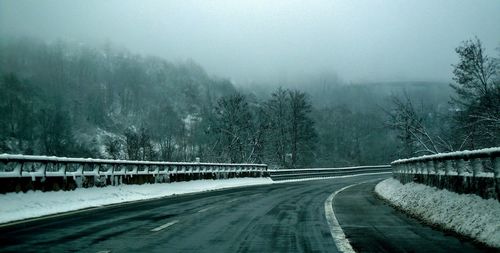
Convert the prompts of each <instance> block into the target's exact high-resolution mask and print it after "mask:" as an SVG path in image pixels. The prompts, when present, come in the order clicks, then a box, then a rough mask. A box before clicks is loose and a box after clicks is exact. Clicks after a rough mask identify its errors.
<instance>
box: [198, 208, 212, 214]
mask: <svg viewBox="0 0 500 253" xmlns="http://www.w3.org/2000/svg"><path fill="white" fill-rule="evenodd" d="M212 208H213V207H207V208H203V209H201V210H200V211H198V213H203V212H206V211H208V210H210V209H212Z"/></svg>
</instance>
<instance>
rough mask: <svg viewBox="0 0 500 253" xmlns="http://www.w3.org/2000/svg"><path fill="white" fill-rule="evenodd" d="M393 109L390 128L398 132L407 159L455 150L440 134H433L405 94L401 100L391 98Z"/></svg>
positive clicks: (390, 112)
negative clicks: (418, 155)
mask: <svg viewBox="0 0 500 253" xmlns="http://www.w3.org/2000/svg"><path fill="white" fill-rule="evenodd" d="M391 102H392V105H393V108H392V110H391V111H389V112H388V115H389V119H390V120H389V122H388V124H389V126H390V127H391V128H392V129H395V130H396V131H398V139H399V140H400V142H401V143H402V145H403V155H404V156H406V157H409V156H413V155H417V154H436V153H439V152H440V151H442V150H448V151H451V150H453V148H452V146H451V145H450V144H449V143H448V142H447V141H445V140H444V139H443V138H441V137H440V136H439V135H438V134H436V133H432V132H431V131H430V130H429V128H428V127H427V126H426V124H425V120H424V117H423V115H422V114H421V113H419V112H418V111H417V110H416V109H415V107H414V105H413V103H412V101H411V99H410V97H409V96H408V95H407V94H406V93H405V94H404V98H403V99H401V98H399V97H398V96H396V95H393V96H391Z"/></svg>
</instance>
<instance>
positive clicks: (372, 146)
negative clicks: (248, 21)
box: [0, 37, 500, 168]
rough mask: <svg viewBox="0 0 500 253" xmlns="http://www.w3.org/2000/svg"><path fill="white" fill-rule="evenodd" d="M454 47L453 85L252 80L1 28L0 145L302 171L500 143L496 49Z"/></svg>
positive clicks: (476, 44)
mask: <svg viewBox="0 0 500 253" xmlns="http://www.w3.org/2000/svg"><path fill="white" fill-rule="evenodd" d="M455 51H456V53H457V56H458V57H459V61H458V62H455V63H450V64H453V76H454V78H453V79H452V80H450V82H449V83H438V82H385V83H356V84H346V83H343V82H342V81H339V79H338V78H336V77H335V76H329V75H325V76H318V77H314V78H309V79H301V80H296V81H294V82H289V83H280V84H261V85H256V86H251V87H248V86H246V87H242V86H238V85H236V84H234V83H232V82H231V81H230V80H228V79H225V78H221V77H217V76H212V75H210V74H208V73H206V72H205V70H204V69H203V68H202V67H201V66H200V65H198V64H197V63H195V62H193V61H189V60H188V61H182V62H170V61H167V60H165V59H162V58H158V57H153V56H144V55H138V54H134V53H132V52H130V51H128V50H126V49H123V48H120V47H118V46H115V45H110V44H106V45H102V46H94V45H85V44H81V43H76V42H70V41H61V40H58V41H53V42H46V41H42V40H39V39H34V38H25V37H23V38H7V39H6V38H4V39H2V40H1V41H0V113H1V115H2V117H1V118H0V130H1V131H0V153H10V154H35V155H55V156H67V157H92V158H111V159H131V160H160V161H195V160H197V158H199V159H200V160H201V161H204V162H231V163H266V164H269V165H270V166H272V167H279V168H304V167H336V166H354V165H368V164H370V165H374V164H386V163H389V162H391V161H392V160H395V159H398V158H404V157H411V156H416V155H424V154H434V153H439V152H446V151H455V150H464V149H477V148H485V147H491V146H499V145H500V74H499V73H500V70H499V66H500V64H499V63H498V58H495V57H494V56H488V55H486V54H485V53H484V52H485V50H484V48H483V46H482V45H481V41H480V40H479V39H477V38H475V39H470V40H466V41H464V42H463V43H462V44H460V45H457V48H456V50H455ZM416 71H417V70H416ZM294 87H298V88H294Z"/></svg>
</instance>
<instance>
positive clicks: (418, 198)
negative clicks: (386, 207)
mask: <svg viewBox="0 0 500 253" xmlns="http://www.w3.org/2000/svg"><path fill="white" fill-rule="evenodd" d="M375 192H376V193H377V194H378V195H379V196H381V197H382V198H384V199H386V200H388V201H389V202H391V203H392V204H394V205H395V206H397V207H399V208H401V209H402V210H404V211H406V212H408V213H410V214H411V215H413V216H416V217H419V218H421V219H422V220H424V221H425V222H428V223H431V224H434V225H437V226H439V227H442V228H444V229H448V230H452V231H455V232H457V233H459V234H462V235H465V236H469V237H472V238H474V239H476V240H478V241H481V242H484V243H486V244H487V245H490V246H493V247H500V203H499V202H498V201H497V200H494V199H488V200H486V199H482V198H481V197H479V196H477V195H474V194H458V193H454V192H450V191H447V190H439V189H437V188H434V187H429V186H426V185H422V184H417V183H408V184H405V185H402V184H401V183H400V182H399V181H398V180H396V179H393V178H390V179H386V180H384V181H382V182H380V183H379V184H377V186H376V187H375Z"/></svg>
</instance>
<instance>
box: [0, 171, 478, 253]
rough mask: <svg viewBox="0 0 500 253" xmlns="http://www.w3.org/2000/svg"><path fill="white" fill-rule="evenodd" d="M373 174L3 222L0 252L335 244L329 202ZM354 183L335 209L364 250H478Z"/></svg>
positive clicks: (329, 247)
mask: <svg viewBox="0 0 500 253" xmlns="http://www.w3.org/2000/svg"><path fill="white" fill-rule="evenodd" d="M387 177H388V176H387V175H370V176H359V177H351V178H338V179H328V180H316V181H304V182H295V183H283V184H274V185H266V186H253V187H245V188H237V189H228V190H221V191H213V192H207V193H201V194H192V195H183V196H176V197H168V198H162V199H157V200H152V201H144V202H138V203H131V204H127V205H120V206H111V207H106V208H99V209H92V210H89V211H85V212H80V213H75V214H71V215H65V216H60V217H54V218H48V219H43V220H38V221H33V222H27V223H23V224H18V225H14V226H9V227H3V228H0V251H1V252H337V249H336V246H335V244H334V242H333V240H332V236H331V234H330V229H329V227H328V225H327V223H326V219H325V210H324V202H325V200H326V199H327V198H328V196H329V195H330V194H331V193H333V192H335V191H336V190H338V189H340V188H342V187H344V186H348V185H351V184H354V183H358V182H363V181H367V180H373V179H383V178H387ZM374 185H375V182H374V181H372V183H366V184H361V185H359V186H355V187H352V188H349V189H347V190H345V191H343V192H341V193H340V194H338V196H337V197H336V198H335V199H334V211H335V212H336V215H337V219H338V220H339V223H340V225H341V226H342V227H343V228H344V231H345V233H346V235H347V237H348V238H349V240H350V241H351V242H352V245H353V247H354V248H355V249H357V250H359V251H361V252H370V251H371V252H481V251H488V249H486V248H478V246H477V245H473V244H471V243H470V242H461V241H460V240H458V239H456V238H455V237H453V236H450V235H448V234H445V233H443V232H439V231H435V230H433V229H431V228H428V227H426V226H423V225H421V224H419V223H418V222H417V221H415V220H413V219H411V218H408V217H406V216H405V215H404V214H401V213H399V212H397V211H395V210H394V209H392V208H391V207H389V206H387V205H385V204H384V203H383V202H382V201H380V200H378V199H376V198H375V197H374V195H373V194H372V190H373V187H374Z"/></svg>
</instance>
